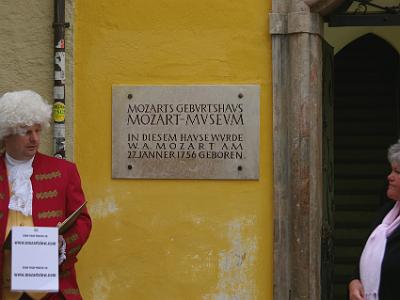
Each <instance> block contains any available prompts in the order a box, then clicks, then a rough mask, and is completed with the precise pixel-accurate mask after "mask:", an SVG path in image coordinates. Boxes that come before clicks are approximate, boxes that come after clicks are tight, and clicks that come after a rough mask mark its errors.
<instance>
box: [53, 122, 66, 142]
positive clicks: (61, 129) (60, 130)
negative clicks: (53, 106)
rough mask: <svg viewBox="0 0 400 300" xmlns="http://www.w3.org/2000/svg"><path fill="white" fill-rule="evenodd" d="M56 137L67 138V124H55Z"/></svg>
mask: <svg viewBox="0 0 400 300" xmlns="http://www.w3.org/2000/svg"><path fill="white" fill-rule="evenodd" d="M54 137H55V138H65V124H57V123H55V124H54Z"/></svg>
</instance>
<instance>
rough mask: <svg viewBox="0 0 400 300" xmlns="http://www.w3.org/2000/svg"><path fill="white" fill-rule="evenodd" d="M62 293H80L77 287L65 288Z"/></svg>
mask: <svg viewBox="0 0 400 300" xmlns="http://www.w3.org/2000/svg"><path fill="white" fill-rule="evenodd" d="M62 293H63V294H64V295H80V293H79V289H65V290H63V291H62Z"/></svg>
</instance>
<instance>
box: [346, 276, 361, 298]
mask: <svg viewBox="0 0 400 300" xmlns="http://www.w3.org/2000/svg"><path fill="white" fill-rule="evenodd" d="M349 297H350V300H364V288H363V286H362V283H361V281H360V280H358V279H354V280H352V281H350V283H349Z"/></svg>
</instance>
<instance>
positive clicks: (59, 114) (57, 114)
mask: <svg viewBox="0 0 400 300" xmlns="http://www.w3.org/2000/svg"><path fill="white" fill-rule="evenodd" d="M53 120H54V122H57V123H61V122H64V121H65V104H64V103H62V102H55V103H54V104H53Z"/></svg>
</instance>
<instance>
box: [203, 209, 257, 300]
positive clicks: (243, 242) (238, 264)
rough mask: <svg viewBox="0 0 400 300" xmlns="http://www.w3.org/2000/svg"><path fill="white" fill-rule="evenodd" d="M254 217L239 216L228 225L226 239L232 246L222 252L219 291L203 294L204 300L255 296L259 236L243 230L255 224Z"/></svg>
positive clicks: (242, 299) (241, 298)
mask: <svg viewBox="0 0 400 300" xmlns="http://www.w3.org/2000/svg"><path fill="white" fill-rule="evenodd" d="M254 224H255V218H253V217H250V218H239V219H235V220H233V221H231V222H230V223H229V224H228V231H227V238H228V240H229V241H230V245H231V247H230V249H228V250H223V251H221V252H220V253H219V254H218V256H219V263H218V284H217V292H216V293H213V294H208V295H204V296H203V300H252V299H256V295H255V292H256V285H255V282H254V278H255V274H254V273H253V272H254V264H255V259H256V252H257V239H256V237H255V235H254V236H252V235H250V236H249V235H248V234H245V233H244V230H245V229H247V228H248V227H249V226H251V227H254Z"/></svg>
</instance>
